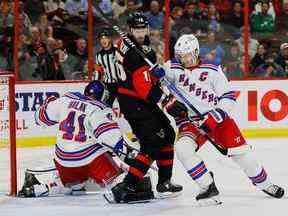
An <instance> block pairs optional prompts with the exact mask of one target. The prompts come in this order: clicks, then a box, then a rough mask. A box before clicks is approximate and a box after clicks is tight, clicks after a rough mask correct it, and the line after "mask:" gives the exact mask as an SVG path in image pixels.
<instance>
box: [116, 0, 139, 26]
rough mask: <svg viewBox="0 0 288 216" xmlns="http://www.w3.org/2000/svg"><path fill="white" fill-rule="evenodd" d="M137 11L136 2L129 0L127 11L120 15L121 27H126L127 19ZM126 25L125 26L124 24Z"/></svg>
mask: <svg viewBox="0 0 288 216" xmlns="http://www.w3.org/2000/svg"><path fill="white" fill-rule="evenodd" d="M135 10H137V6H136V1H135V0H127V8H126V10H125V11H124V12H123V13H122V14H120V15H119V19H120V25H121V24H123V25H125V24H126V23H127V17H128V15H129V14H130V13H132V12H134V11H135ZM124 23H125V24H124Z"/></svg>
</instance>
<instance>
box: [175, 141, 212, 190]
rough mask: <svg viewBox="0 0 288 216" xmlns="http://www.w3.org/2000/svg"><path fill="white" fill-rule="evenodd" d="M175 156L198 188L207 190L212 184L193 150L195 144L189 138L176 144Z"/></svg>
mask: <svg viewBox="0 0 288 216" xmlns="http://www.w3.org/2000/svg"><path fill="white" fill-rule="evenodd" d="M175 148H176V155H177V158H178V159H179V160H180V162H181V163H182V165H183V166H184V167H185V169H186V170H187V173H188V175H190V176H191V178H192V179H193V180H194V181H195V182H196V183H197V184H198V185H199V187H200V188H207V186H208V185H210V184H211V183H212V182H213V178H212V177H211V175H210V174H209V172H208V169H207V167H206V166H205V163H204V161H203V160H202V159H201V157H199V156H198V155H197V154H196V152H195V150H196V148H197V144H196V143H195V141H194V140H193V139H191V138H189V137H186V136H183V137H181V138H180V139H179V140H178V141H177V143H176V147H175Z"/></svg>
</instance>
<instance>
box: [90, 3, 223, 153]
mask: <svg viewBox="0 0 288 216" xmlns="http://www.w3.org/2000/svg"><path fill="white" fill-rule="evenodd" d="M95 8H96V10H98V12H99V13H100V14H101V16H102V19H104V20H105V22H106V23H107V24H108V25H109V26H111V27H112V28H113V29H114V30H115V31H116V32H117V33H118V34H119V35H120V36H121V37H122V39H123V40H124V41H126V43H128V45H129V46H130V48H132V49H134V50H135V52H136V53H137V54H138V55H139V56H141V57H142V58H143V59H144V61H145V62H146V63H147V64H148V65H149V66H150V71H151V70H153V69H154V68H156V67H158V64H153V63H152V62H151V61H150V60H149V59H148V58H147V57H146V56H145V54H144V53H143V52H142V51H141V50H139V49H138V48H137V47H136V45H135V44H134V43H133V42H132V41H131V40H130V39H129V38H128V37H127V34H126V33H125V32H123V31H122V30H121V29H120V28H119V27H118V26H117V25H116V24H115V22H114V21H113V20H111V19H109V18H108V17H107V16H106V15H105V14H104V13H103V11H102V10H101V8H100V7H99V5H98V4H95ZM163 81H164V82H165V84H166V85H167V88H168V89H169V90H170V91H171V92H173V93H174V94H175V95H177V96H178V97H179V98H181V99H182V101H183V102H184V103H185V104H186V105H187V106H188V107H189V108H190V110H192V111H193V112H194V113H195V114H196V115H197V116H198V117H199V118H200V119H201V120H202V119H203V118H204V116H203V115H202V114H201V113H200V112H199V110H197V109H196V107H195V106H194V105H193V104H191V103H190V102H189V101H188V100H187V99H186V98H185V97H184V96H183V95H182V94H181V92H180V91H179V90H178V89H177V87H176V86H175V85H174V84H173V83H171V82H170V81H169V80H168V79H166V78H165V77H164V78H163ZM205 137H206V138H207V140H209V142H210V143H211V144H212V145H213V146H215V148H216V149H217V150H218V151H219V152H220V153H222V154H223V155H227V152H228V150H227V149H223V148H222V147H221V146H219V145H217V144H216V143H215V142H214V141H213V140H212V139H211V138H210V137H209V136H208V135H207V134H205Z"/></svg>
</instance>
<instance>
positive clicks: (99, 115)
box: [35, 92, 123, 167]
mask: <svg viewBox="0 0 288 216" xmlns="http://www.w3.org/2000/svg"><path fill="white" fill-rule="evenodd" d="M35 121H36V123H37V124H38V125H42V126H52V125H56V124H57V125H58V129H57V130H58V132H57V141H56V145H55V160H56V161H57V162H58V163H60V164H61V165H63V166H65V167H79V166H84V165H87V164H89V163H90V162H91V161H92V160H93V159H95V158H96V157H98V156H99V155H101V154H102V153H104V152H106V151H109V149H108V148H106V147H104V146H102V145H101V143H105V144H107V145H109V146H111V147H115V145H116V144H117V143H119V142H121V141H122V139H123V138H122V135H121V133H120V130H119V127H118V124H117V122H116V121H115V116H114V113H113V111H112V109H110V108H108V107H107V106H106V105H104V104H103V103H101V102H98V101H95V100H91V99H89V98H88V97H86V96H84V95H82V94H80V93H71V92H68V93H66V94H65V95H64V96H62V97H60V98H58V99H56V100H54V101H51V102H49V103H48V104H46V105H45V104H44V105H42V106H41V107H40V108H39V109H38V110H37V111H36V112H35Z"/></svg>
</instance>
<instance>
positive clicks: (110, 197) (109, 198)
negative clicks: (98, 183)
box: [103, 193, 154, 205]
mask: <svg viewBox="0 0 288 216" xmlns="http://www.w3.org/2000/svg"><path fill="white" fill-rule="evenodd" d="M103 197H104V199H105V200H106V201H107V202H108V203H109V204H120V205H123V204H139V203H149V202H151V201H152V200H154V199H147V200H137V201H130V202H121V203H117V202H116V201H115V200H114V197H113V195H112V194H109V193H106V194H103Z"/></svg>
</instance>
